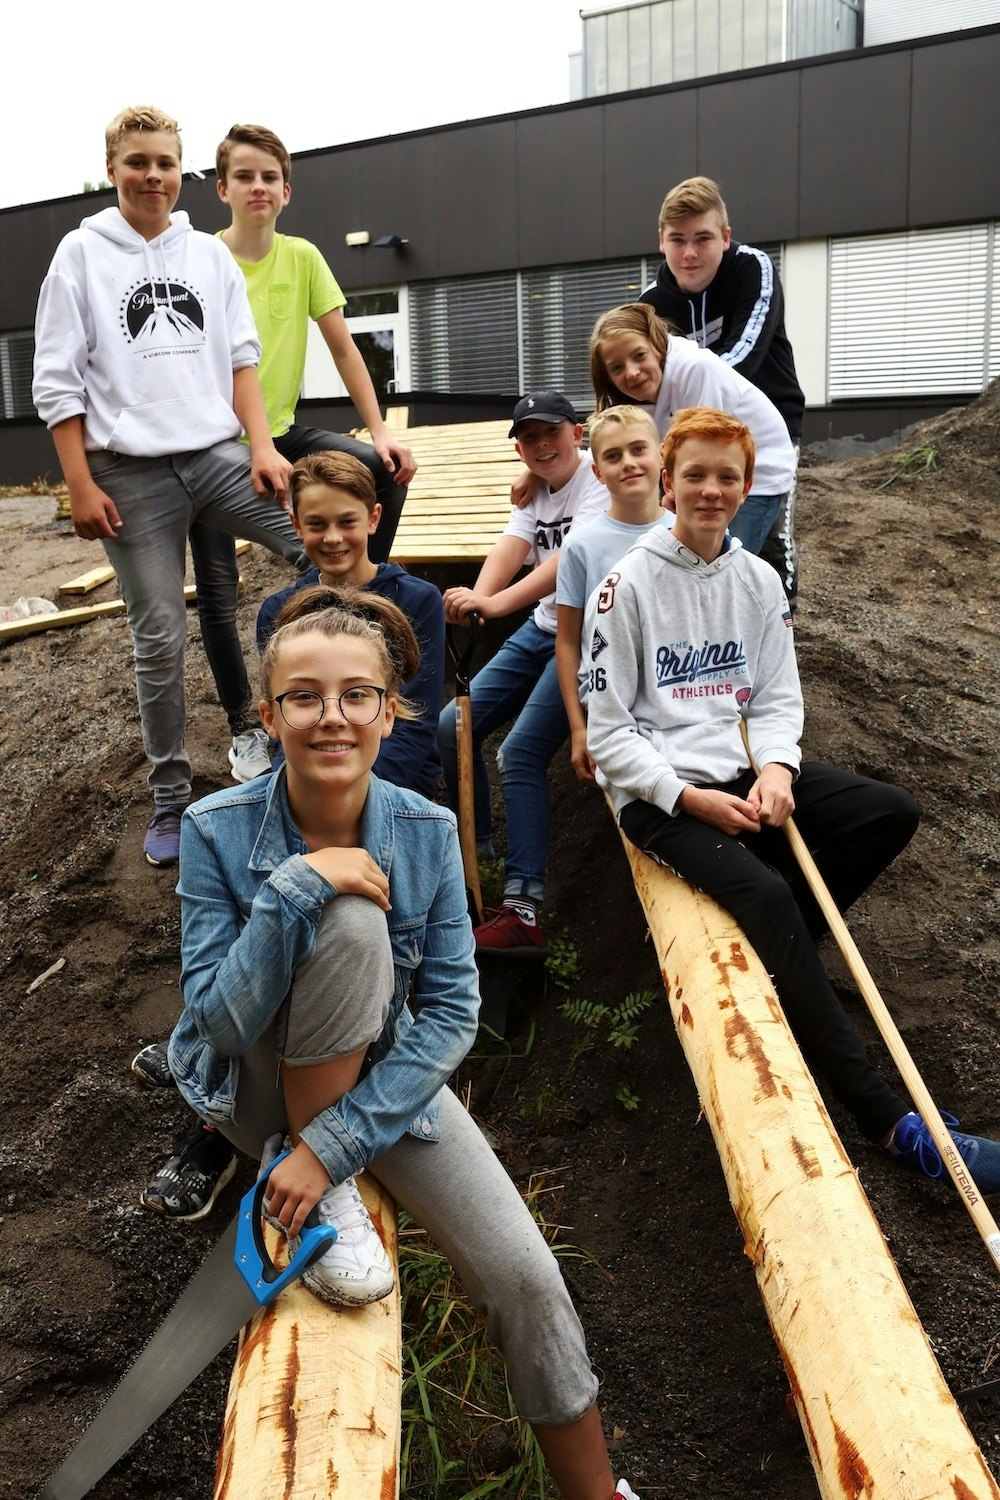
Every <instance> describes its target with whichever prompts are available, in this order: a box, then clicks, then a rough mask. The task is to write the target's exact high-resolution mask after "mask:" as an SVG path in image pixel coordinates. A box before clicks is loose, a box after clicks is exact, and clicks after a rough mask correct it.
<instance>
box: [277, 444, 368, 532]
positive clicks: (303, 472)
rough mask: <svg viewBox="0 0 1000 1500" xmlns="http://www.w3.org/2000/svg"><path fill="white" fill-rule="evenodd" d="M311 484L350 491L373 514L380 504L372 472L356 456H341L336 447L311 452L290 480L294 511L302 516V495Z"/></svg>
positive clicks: (296, 466) (289, 492)
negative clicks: (300, 498)
mask: <svg viewBox="0 0 1000 1500" xmlns="http://www.w3.org/2000/svg"><path fill="white" fill-rule="evenodd" d="M310 484H325V485H329V486H330V487H331V488H332V489H338V490H346V491H347V493H348V494H349V495H353V496H354V498H355V500H360V501H361V503H362V504H363V505H364V507H365V509H366V510H367V512H368V514H369V515H371V513H372V511H373V510H374V509H375V506H376V504H377V500H376V496H375V480H374V479H373V478H372V471H371V469H369V468H368V467H367V465H366V464H363V463H362V462H361V460H360V458H355V457H354V454H353V453H338V452H337V451H336V449H334V448H324V449H322V450H321V451H320V452H319V453H309V454H307V455H306V457H305V458H300V459H299V461H298V463H297V464H296V465H295V467H294V469H293V470H292V474H291V478H290V479H289V481H288V494H289V498H290V499H291V502H292V510H293V511H294V512H295V514H296V515H298V513H299V495H300V494H301V493H302V491H303V490H304V489H305V488H306V486H307V485H310Z"/></svg>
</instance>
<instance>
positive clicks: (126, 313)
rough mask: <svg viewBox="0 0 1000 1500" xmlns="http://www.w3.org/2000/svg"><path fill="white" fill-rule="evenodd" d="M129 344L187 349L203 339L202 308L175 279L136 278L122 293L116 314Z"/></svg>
mask: <svg viewBox="0 0 1000 1500" xmlns="http://www.w3.org/2000/svg"><path fill="white" fill-rule="evenodd" d="M119 319H120V322H121V328H122V333H123V334H124V335H125V338H126V339H127V340H128V342H129V343H130V344H133V345H135V346H136V347H138V348H141V349H143V350H146V349H182V348H183V349H190V348H191V347H192V346H200V345H201V344H204V342H205V309H204V307H203V305H202V303H201V299H200V298H199V297H198V295H197V294H196V293H195V292H194V291H193V290H192V289H191V288H190V287H188V286H184V285H183V284H182V283H180V282H176V281H145V280H144V281H140V282H137V283H136V284H135V285H134V286H132V287H131V288H130V289H129V290H128V291H127V292H126V294H125V297H124V300H123V302H122V305H121V312H120V315H119Z"/></svg>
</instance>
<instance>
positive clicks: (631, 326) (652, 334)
mask: <svg viewBox="0 0 1000 1500" xmlns="http://www.w3.org/2000/svg"><path fill="white" fill-rule="evenodd" d="M671 331H672V330H671V326H670V324H669V323H665V322H664V320H663V319H662V318H658V317H657V316H656V313H655V312H654V311H653V309H652V308H651V307H650V306H649V304H648V302H626V303H625V305H624V306H623V307H613V308H612V309H611V311H610V312H606V313H601V316H600V317H599V318H598V320H597V322H596V323H595V324H594V329H593V332H592V333H591V335H590V345H589V349H590V379H591V383H592V385H593V387H594V395H595V396H596V398H597V404H596V406H595V408H594V409H595V411H605V410H606V409H607V408H608V407H609V406H620V405H621V403H622V402H623V401H628V399H629V398H628V396H627V395H626V394H625V392H624V391H620V390H619V389H618V387H617V386H616V385H615V384H614V382H613V381H612V379H611V377H610V376H609V375H608V372H607V367H606V366H605V363H604V356H603V354H602V353H601V344H602V343H603V342H604V340H605V339H614V338H619V337H621V336H622V335H624V336H625V337H626V338H627V337H629V336H631V337H633V338H634V337H636V336H638V337H639V338H643V339H645V340H646V342H647V343H648V344H649V345H650V346H651V348H652V349H653V350H654V351H655V353H656V356H657V358H658V359H659V361H660V364H661V365H662V364H664V363H665V362H666V358H667V335H668V334H669V333H670V332H671Z"/></svg>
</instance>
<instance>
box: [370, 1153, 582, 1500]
mask: <svg viewBox="0 0 1000 1500" xmlns="http://www.w3.org/2000/svg"><path fill="white" fill-rule="evenodd" d="M547 1175H550V1174H541V1175H539V1176H537V1177H533V1178H532V1179H531V1181H530V1182H529V1184H528V1188H527V1190H526V1192H525V1195H524V1196H525V1201H526V1202H527V1204H528V1207H529V1209H530V1210H531V1212H532V1213H533V1215H534V1217H535V1219H536V1220H537V1221H538V1223H539V1228H540V1229H541V1231H542V1233H543V1234H544V1235H545V1237H546V1240H547V1241H548V1242H549V1244H550V1245H551V1248H552V1250H553V1252H554V1253H555V1254H556V1255H560V1256H576V1257H582V1258H588V1259H589V1257H584V1255H583V1252H582V1251H580V1250H578V1249H576V1248H575V1247H574V1246H572V1245H566V1244H561V1243H557V1241H558V1236H559V1234H560V1232H561V1226H560V1225H558V1224H555V1223H554V1222H553V1221H552V1218H551V1215H552V1213H553V1212H554V1211H555V1208H556V1206H557V1204H558V1200H559V1196H560V1194H561V1191H562V1190H561V1187H559V1186H557V1185H555V1184H553V1183H551V1182H549V1181H547V1180H546V1176H547ZM399 1281H400V1291H401V1293H402V1299H403V1333H404V1338H403V1368H404V1381H403V1433H402V1444H401V1468H400V1492H401V1493H402V1494H404V1495H406V1497H407V1500H484V1497H486V1496H490V1495H492V1496H497V1497H500V1500H556V1489H555V1486H554V1485H553V1484H552V1483H551V1481H550V1480H549V1478H548V1475H547V1473H546V1470H545V1464H544V1461H543V1459H542V1454H541V1450H540V1449H539V1447H538V1444H537V1443H536V1442H535V1438H534V1435H533V1434H532V1432H531V1429H530V1427H528V1426H527V1425H526V1424H525V1423H523V1422H522V1421H521V1420H520V1419H519V1418H518V1416H517V1413H516V1412H515V1410H514V1404H513V1401H512V1399H511V1395H510V1389H509V1387H508V1385H507V1376H506V1370H505V1367H504V1362H503V1357H502V1355H501V1354H500V1352H499V1350H498V1349H496V1348H495V1347H494V1346H493V1345H492V1344H491V1343H490V1342H489V1339H488V1337H487V1334H486V1326H485V1323H484V1321H483V1319H482V1318H480V1317H479V1315H478V1314H477V1313H476V1312H475V1311H474V1310H473V1308H472V1307H471V1306H470V1305H469V1303H468V1301H467V1300H466V1298H465V1294H464V1291H463V1290H462V1287H461V1285H460V1284H459V1282H458V1280H457V1278H456V1277H455V1274H454V1272H453V1271H452V1268H451V1266H450V1265H449V1263H448V1261H447V1260H446V1259H445V1257H444V1256H443V1255H442V1254H441V1252H440V1251H439V1250H438V1249H437V1248H436V1247H435V1246H434V1245H433V1244H432V1243H431V1241H430V1240H429V1239H428V1237H427V1235H426V1234H425V1233H424V1232H423V1230H421V1229H418V1228H417V1227H416V1226H415V1225H414V1224H412V1223H411V1222H410V1220H408V1219H407V1217H406V1215H405V1214H404V1215H401V1216H400V1233H399Z"/></svg>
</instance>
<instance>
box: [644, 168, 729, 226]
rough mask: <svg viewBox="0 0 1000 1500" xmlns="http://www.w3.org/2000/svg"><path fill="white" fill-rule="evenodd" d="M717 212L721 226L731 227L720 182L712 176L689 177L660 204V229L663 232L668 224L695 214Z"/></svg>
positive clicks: (672, 189) (674, 188)
mask: <svg viewBox="0 0 1000 1500" xmlns="http://www.w3.org/2000/svg"><path fill="white" fill-rule="evenodd" d="M713 213H714V214H715V217H716V218H717V219H718V221H719V228H720V229H722V230H726V229H728V228H729V215H728V213H727V212H726V205H725V203H723V201H722V194H721V192H720V191H719V184H718V183H717V182H713V181H712V179H711V177H688V178H686V179H685V180H684V181H683V182H679V183H678V184H677V186H676V187H672V188H671V189H670V192H669V193H668V194H667V196H666V197H665V198H664V200H663V203H662V204H661V206H660V217H659V221H658V225H657V227H658V229H659V231H660V234H661V235H662V234H663V231H664V229H665V228H666V227H667V225H668V224H679V223H680V222H681V221H682V220H683V219H690V218H693V217H694V215H695V214H713Z"/></svg>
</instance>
